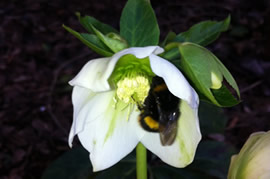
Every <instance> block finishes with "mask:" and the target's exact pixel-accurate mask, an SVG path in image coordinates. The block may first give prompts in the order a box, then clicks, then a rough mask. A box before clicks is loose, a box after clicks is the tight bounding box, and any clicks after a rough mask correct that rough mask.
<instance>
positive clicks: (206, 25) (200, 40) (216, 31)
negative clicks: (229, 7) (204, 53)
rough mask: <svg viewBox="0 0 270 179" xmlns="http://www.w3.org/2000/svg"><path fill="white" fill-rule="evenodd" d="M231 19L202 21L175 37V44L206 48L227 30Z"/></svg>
mask: <svg viewBox="0 0 270 179" xmlns="http://www.w3.org/2000/svg"><path fill="white" fill-rule="evenodd" d="M230 20H231V17H230V16H228V17H227V18H226V19H224V20H223V21H219V22H217V21H203V22H200V23H198V24H195V25H194V26H192V27H191V28H190V29H189V30H187V31H186V32H182V33H180V34H178V35H177V36H176V38H175V39H174V41H175V42H193V43H197V44H199V45H202V46H206V45H208V44H210V43H212V42H213V41H215V40H216V39H217V38H218V37H219V35H220V33H221V32H224V31H226V30H227V29H228V28H229V25H230Z"/></svg>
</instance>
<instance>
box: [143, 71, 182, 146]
mask: <svg viewBox="0 0 270 179" xmlns="http://www.w3.org/2000/svg"><path fill="white" fill-rule="evenodd" d="M179 105H180V99H179V98H177V97H176V96H174V95H173V94H172V93H171V92H170V91H169V90H168V87H167V85H166V84H165V82H164V80H163V79H162V78H160V77H158V76H155V77H153V79H152V84H151V87H150V90H149V93H148V96H147V97H146V98H145V101H144V103H143V105H141V106H138V108H139V110H140V111H141V114H140V116H139V123H140V125H141V126H142V128H143V129H144V130H146V131H149V132H159V136H160V141H161V144H162V145H163V146H166V145H172V144H173V142H174V140H175V138H176V135H177V122H178V119H179V117H180V110H179Z"/></svg>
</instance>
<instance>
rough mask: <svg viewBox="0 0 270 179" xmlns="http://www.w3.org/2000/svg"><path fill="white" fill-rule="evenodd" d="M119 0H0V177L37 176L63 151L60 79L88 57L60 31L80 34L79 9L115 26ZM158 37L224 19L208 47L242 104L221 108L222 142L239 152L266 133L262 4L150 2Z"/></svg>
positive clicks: (269, 35) (265, 13)
mask: <svg viewBox="0 0 270 179" xmlns="http://www.w3.org/2000/svg"><path fill="white" fill-rule="evenodd" d="M124 4H125V0H118V1H115V0H113V1H111V0H102V1H98V0H95V1H93V0H88V1H85V0H78V1H75V0H55V1H48V0H47V1H46V0H36V1H34V0H24V1H19V0H11V1H7V0H1V1H0V96H1V97H0V126H1V130H0V140H1V142H0V151H1V153H0V178H3V179H21V178H27V179H32V178H33V179H34V178H40V176H41V174H42V172H43V171H44V169H45V168H46V167H47V166H48V165H49V164H50V163H51V162H52V161H53V160H54V159H56V158H57V157H58V156H59V155H61V154H62V153H63V152H65V151H67V150H69V147H68V144H67V136H68V132H69V128H70V126H71V122H72V110H73V109H72V105H71V99H70V96H71V87H69V86H68V84H67V82H68V81H69V80H71V79H72V77H73V76H74V75H75V74H76V73H77V72H78V71H79V69H80V68H81V67H82V66H83V65H84V64H85V63H86V62H87V61H88V60H90V59H92V58H95V57H97V55H96V54H94V53H93V52H92V51H91V50H89V49H88V48H87V47H86V46H85V45H83V44H82V43H81V42H80V41H79V40H77V39H75V38H74V37H73V36H72V35H71V34H69V33H68V32H66V31H65V30H64V29H63V28H62V27H61V25H62V24H66V25H68V26H70V27H72V28H73V29H76V30H78V31H84V30H83V29H82V27H81V26H80V25H79V23H78V20H77V19H76V16H75V15H74V13H75V12H76V11H80V12H81V13H82V14H88V15H91V16H94V17H96V18H97V19H99V20H101V21H103V22H105V23H108V24H110V25H112V26H114V27H116V28H118V27H119V25H118V24H119V18H120V15H121V9H122V8H123V7H124ZM152 5H153V8H154V10H155V12H156V14H157V18H158V22H159V24H160V29H161V32H162V34H161V37H162V38H164V36H165V35H166V34H167V32H168V31H169V30H170V29H171V30H173V31H175V32H181V31H185V30H187V29H188V28H189V27H190V26H191V25H193V24H195V23H197V22H199V21H202V20H209V19H210V20H223V19H224V18H225V17H227V15H228V14H231V17H232V23H231V28H230V30H229V31H228V32H226V33H223V34H222V35H221V37H220V38H219V39H218V40H217V41H216V42H215V43H214V44H212V45H210V46H208V48H210V49H211V50H212V51H213V52H214V53H215V54H216V55H217V56H218V57H219V58H220V59H221V60H222V62H223V63H224V64H225V65H226V66H227V68H228V69H229V70H230V71H231V72H232V74H233V75H234V77H235V78H236V81H237V82H238V84H239V87H240V90H241V94H242V103H241V104H239V105H238V106H236V107H233V108H227V109H225V112H226V114H227V116H228V124H227V128H226V131H225V137H224V139H223V138H222V137H221V138H220V137H219V138H218V140H225V141H226V142H228V143H231V144H233V145H235V146H236V147H238V148H240V147H241V146H242V145H243V143H244V141H245V140H246V139H247V138H248V136H249V135H250V134H251V133H252V132H255V131H261V130H269V129H270V121H269V120H270V86H269V83H270V79H269V75H270V60H269V58H270V48H269V47H270V3H269V1H267V0H265V1H260V0H256V1H250V2H249V1H244V0H226V1H222V0H220V1H214V0H211V1H199V0H181V1H180V0H179V1H176V2H174V1H165V0H164V1H161V0H153V2H152Z"/></svg>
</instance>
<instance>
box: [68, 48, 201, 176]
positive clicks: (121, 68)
mask: <svg viewBox="0 0 270 179" xmlns="http://www.w3.org/2000/svg"><path fill="white" fill-rule="evenodd" d="M162 52H163V49H162V48H160V47H158V46H149V47H138V48H137V47H136V48H129V49H125V50H122V51H120V52H118V53H116V54H114V55H113V56H112V57H107V58H99V59H94V60H91V61H89V62H88V63H87V64H86V65H85V66H84V67H83V69H82V70H81V71H80V72H79V74H78V75H77V76H76V77H75V78H74V79H73V80H71V81H70V85H72V86H74V88H73V92H72V102H73V106H74V119H73V123H72V127H71V130H70V135H69V145H70V146H71V145H72V141H73V138H74V136H75V135H78V137H79V140H80V141H81V143H82V145H83V146H84V147H85V148H86V149H87V150H88V151H89V152H90V160H91V162H92V165H93V170H94V171H99V170H103V169H106V168H108V167H111V166H112V165H114V164H115V163H117V162H118V161H120V160H121V159H122V158H123V157H125V156H126V155H127V154H129V153H130V152H131V151H132V150H133V149H134V148H135V147H136V145H137V144H138V142H141V143H142V144H143V145H144V146H145V147H146V148H147V149H148V150H150V151H151V152H152V153H154V154H156V155H157V156H158V157H159V158H160V159H161V160H162V161H164V162H165V163H167V164H169V165H172V166H174V167H185V166H186V165H188V164H190V163H191V162H192V161H193V158H194V155H195V151H196V148H197V145H198V143H199V141H200V139H201V133H200V129H199V121H198V103H199V100H198V96H197V94H196V92H195V91H194V89H193V88H192V87H191V86H190V85H189V83H188V82H187V80H186V79H185V77H184V76H183V75H182V73H181V72H180V71H179V70H178V69H177V68H176V67H175V66H174V65H173V64H171V63H170V62H168V61H167V60H165V59H163V58H161V57H159V56H157V54H160V53H162ZM155 75H157V76H159V77H161V78H163V79H164V81H165V83H166V85H167V86H168V89H169V91H170V92H171V93H172V94H173V95H175V96H176V97H178V98H180V99H181V103H180V107H179V108H180V109H179V110H180V111H181V115H180V118H179V120H178V131H177V136H176V139H175V141H174V143H173V144H172V145H170V146H162V144H161V142H160V138H159V134H158V133H153V132H147V131H145V130H144V129H142V127H141V126H140V125H139V122H138V117H139V114H140V111H139V110H138V108H137V107H136V106H137V104H143V102H144V99H145V98H146V97H147V95H148V91H149V89H150V83H151V78H152V77H153V76H155Z"/></svg>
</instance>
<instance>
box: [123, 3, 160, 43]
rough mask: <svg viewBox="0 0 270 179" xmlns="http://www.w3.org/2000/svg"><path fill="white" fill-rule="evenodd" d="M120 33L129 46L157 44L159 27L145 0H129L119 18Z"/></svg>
mask: <svg viewBox="0 0 270 179" xmlns="http://www.w3.org/2000/svg"><path fill="white" fill-rule="evenodd" d="M120 34H121V36H122V37H124V38H125V39H126V40H127V42H128V44H129V46H131V47H144V46H149V45H157V44H158V42H159V27H158V23H157V20H156V16H155V13H154V11H153V9H152V7H151V5H150V2H148V1H146V0H129V1H128V2H127V4H126V6H125V7H124V9H123V11H122V15H121V19H120Z"/></svg>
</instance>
